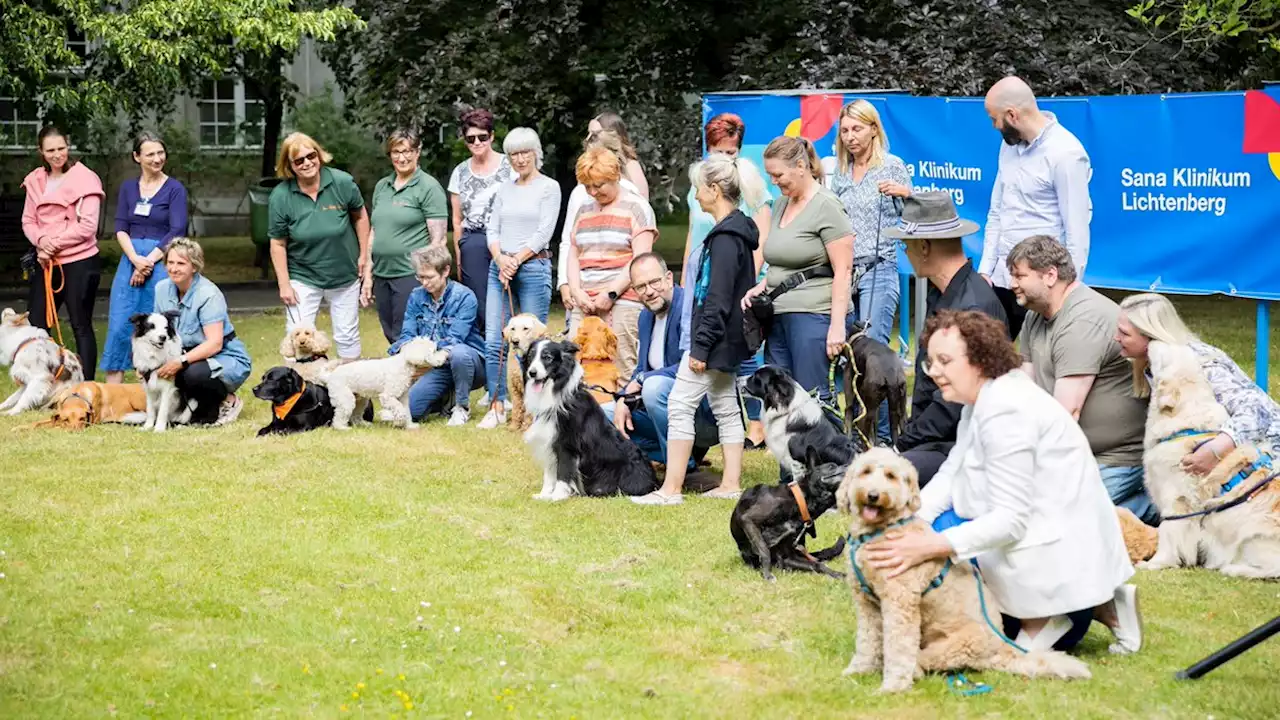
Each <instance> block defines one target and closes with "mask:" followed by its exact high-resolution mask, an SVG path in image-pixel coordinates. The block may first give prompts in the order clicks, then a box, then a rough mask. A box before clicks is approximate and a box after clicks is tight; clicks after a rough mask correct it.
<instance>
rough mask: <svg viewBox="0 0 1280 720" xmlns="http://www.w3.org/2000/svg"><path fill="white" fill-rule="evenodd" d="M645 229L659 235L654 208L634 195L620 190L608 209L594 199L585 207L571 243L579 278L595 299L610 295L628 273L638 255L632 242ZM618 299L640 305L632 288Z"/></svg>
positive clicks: (581, 211)
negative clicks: (606, 293)
mask: <svg viewBox="0 0 1280 720" xmlns="http://www.w3.org/2000/svg"><path fill="white" fill-rule="evenodd" d="M646 230H652V231H654V232H657V223H656V222H655V220H654V216H653V208H651V207H649V203H647V202H645V200H644V198H642V197H640V196H639V195H636V194H634V193H629V192H626V191H622V190H620V191H619V194H618V198H617V199H616V200H614V201H613V202H612V203H611V204H610V205H609V207H607V208H601V207H600V203H598V202H596V201H595V200H591V201H589V202H587V203H585V204H584V205H583V206H582V209H581V210H579V211H578V218H577V220H575V221H574V224H573V236H572V242H573V245H574V246H575V247H577V248H578V277H579V280H580V281H581V282H582V289H583V290H585V291H586V293H587V295H589V296H590V297H593V298H594V297H595V296H596V295H599V294H600V293H601V292H608V290H609V288H610V287H611V286H614V285H616V284H617V282H618V278H620V277H622V276H623V274H625V273H626V272H628V268H629V267H630V266H631V258H632V257H633V256H634V255H635V253H634V251H632V249H631V241H632V240H633V239H634V238H635V237H636V236H637V235H639V234H640V233H642V232H644V231H646ZM619 300H624V301H628V302H633V303H638V302H640V298H639V296H637V295H636V291H635V290H632V289H631V288H630V287H628V288H627V291H626V292H625V293H623V294H622V296H621V297H620V298H619Z"/></svg>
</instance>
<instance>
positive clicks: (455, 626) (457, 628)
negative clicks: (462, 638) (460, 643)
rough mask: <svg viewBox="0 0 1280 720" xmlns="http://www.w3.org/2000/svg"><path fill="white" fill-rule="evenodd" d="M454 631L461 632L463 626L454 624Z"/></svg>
mask: <svg viewBox="0 0 1280 720" xmlns="http://www.w3.org/2000/svg"><path fill="white" fill-rule="evenodd" d="M453 631H454V632H456V633H460V632H462V628H460V627H458V626H457V625H454V626H453Z"/></svg>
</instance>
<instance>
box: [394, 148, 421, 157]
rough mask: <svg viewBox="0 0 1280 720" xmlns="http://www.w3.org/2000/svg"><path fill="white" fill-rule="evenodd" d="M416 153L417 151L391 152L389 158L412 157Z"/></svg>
mask: <svg viewBox="0 0 1280 720" xmlns="http://www.w3.org/2000/svg"><path fill="white" fill-rule="evenodd" d="M416 152H418V151H417V150H392V151H391V157H393V158H407V157H413V154H414V153H416Z"/></svg>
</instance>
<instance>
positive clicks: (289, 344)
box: [280, 333, 297, 358]
mask: <svg viewBox="0 0 1280 720" xmlns="http://www.w3.org/2000/svg"><path fill="white" fill-rule="evenodd" d="M280 356H281V357H286V358H291V357H297V354H296V353H295V352H294V349H293V333H285V336H284V337H283V338H281V339H280Z"/></svg>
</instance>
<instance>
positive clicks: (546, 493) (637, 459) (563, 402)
mask: <svg viewBox="0 0 1280 720" xmlns="http://www.w3.org/2000/svg"><path fill="white" fill-rule="evenodd" d="M577 353H578V346H577V345H575V344H573V343H571V342H554V341H551V340H545V339H544V340H538V341H537V342H535V343H534V344H533V346H532V347H530V348H529V351H528V352H527V353H525V356H524V368H525V371H524V373H525V375H524V383H525V384H524V393H525V395H524V397H525V406H526V408H527V409H528V411H529V413H530V414H532V415H533V424H532V425H531V426H530V427H529V429H528V430H526V431H525V434H524V440H525V442H526V443H527V444H528V445H529V447H530V449H531V450H532V451H533V454H534V457H535V458H537V460H538V462H539V463H541V464H542V469H543V472H542V492H540V493H538V494H537V495H534V496H533V497H534V499H536V500H564V499H566V498H568V497H569V496H571V495H574V494H578V495H589V496H604V495H616V494H618V493H622V494H623V495H645V494H648V493H650V492H653V491H654V490H656V489H657V488H658V478H657V476H656V475H655V474H654V471H653V466H652V465H650V464H649V461H648V460H647V459H646V458H645V456H644V454H643V453H642V452H641V450H640V448H638V447H636V445H635V444H634V443H632V442H630V441H629V440H627V439H626V438H625V437H623V436H622V433H620V432H618V429H617V428H615V427H614V426H613V423H611V422H609V419H608V418H606V417H605V414H604V410H602V409H601V408H600V404H599V403H597V402H596V400H595V398H593V397H591V393H590V392H588V391H587V389H586V388H585V387H584V386H583V384H582V366H581V365H579V364H578V361H577V357H576V356H577Z"/></svg>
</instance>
